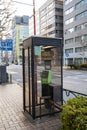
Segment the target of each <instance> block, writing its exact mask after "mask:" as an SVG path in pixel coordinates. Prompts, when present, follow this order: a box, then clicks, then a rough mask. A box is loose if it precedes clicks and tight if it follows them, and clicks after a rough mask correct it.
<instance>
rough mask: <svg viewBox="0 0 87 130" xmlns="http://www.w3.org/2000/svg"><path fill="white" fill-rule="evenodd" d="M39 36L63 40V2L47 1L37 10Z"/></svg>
mask: <svg viewBox="0 0 87 130" xmlns="http://www.w3.org/2000/svg"><path fill="white" fill-rule="evenodd" d="M39 18H40V35H41V36H46V37H58V38H63V1H62V0H48V1H46V2H45V4H43V5H42V6H41V7H40V9H39Z"/></svg>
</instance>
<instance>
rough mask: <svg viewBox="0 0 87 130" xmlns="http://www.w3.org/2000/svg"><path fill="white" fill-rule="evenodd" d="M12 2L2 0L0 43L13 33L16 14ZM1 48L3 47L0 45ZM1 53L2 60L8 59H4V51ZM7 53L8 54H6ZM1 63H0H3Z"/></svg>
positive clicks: (0, 8) (0, 0)
mask: <svg viewBox="0 0 87 130" xmlns="http://www.w3.org/2000/svg"><path fill="white" fill-rule="evenodd" d="M12 4H13V2H12V0H0V42H1V41H2V39H3V38H9V37H10V36H11V35H12V33H11V28H12V27H11V26H12V18H13V14H14V12H15V11H14V10H13V5H12ZM0 46H1V45H0ZM0 51H1V55H0V60H1V61H3V59H5V58H7V57H6V55H5V57H3V51H2V50H0ZM6 53H7V52H6ZM1 61H0V62H1Z"/></svg>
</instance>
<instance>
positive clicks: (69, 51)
mask: <svg viewBox="0 0 87 130" xmlns="http://www.w3.org/2000/svg"><path fill="white" fill-rule="evenodd" d="M65 53H73V48H70V49H65Z"/></svg>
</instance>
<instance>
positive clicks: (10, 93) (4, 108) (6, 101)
mask: <svg viewBox="0 0 87 130" xmlns="http://www.w3.org/2000/svg"><path fill="white" fill-rule="evenodd" d="M22 95H23V90H22V87H20V86H19V85H17V84H6V85H5V84H3V85H0V130H59V125H60V121H59V119H58V116H52V117H44V118H42V119H36V120H34V121H33V120H32V121H30V120H29V119H28V118H27V117H25V116H24V114H23V106H22V105H23V101H22V100H23V97H22Z"/></svg>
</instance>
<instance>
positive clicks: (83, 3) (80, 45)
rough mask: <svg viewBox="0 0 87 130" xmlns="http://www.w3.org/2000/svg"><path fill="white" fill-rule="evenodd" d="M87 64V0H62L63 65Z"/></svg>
mask: <svg viewBox="0 0 87 130" xmlns="http://www.w3.org/2000/svg"><path fill="white" fill-rule="evenodd" d="M84 62H85V63H87V0H64V65H69V64H74V63H75V64H80V63H84Z"/></svg>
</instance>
